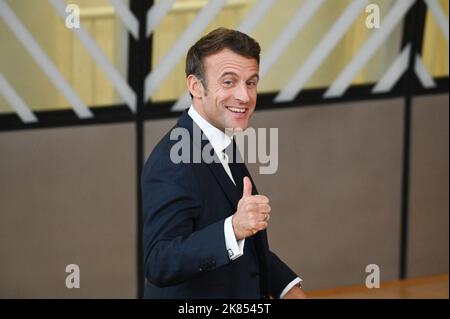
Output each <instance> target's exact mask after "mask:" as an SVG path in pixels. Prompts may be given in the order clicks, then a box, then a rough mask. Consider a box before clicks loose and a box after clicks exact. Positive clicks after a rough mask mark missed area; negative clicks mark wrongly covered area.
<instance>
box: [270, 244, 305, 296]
mask: <svg viewBox="0 0 450 319" xmlns="http://www.w3.org/2000/svg"><path fill="white" fill-rule="evenodd" d="M268 262H269V294H270V295H271V296H272V297H274V298H279V297H280V294H281V292H282V291H283V290H284V288H286V286H287V285H288V284H289V283H290V282H291V281H293V280H294V279H295V278H296V277H298V276H297V275H296V274H295V272H293V271H292V270H291V269H290V268H289V267H288V266H287V265H286V264H285V263H284V262H283V261H282V260H281V259H280V258H278V256H277V255H275V254H274V253H273V252H272V251H269V260H268Z"/></svg>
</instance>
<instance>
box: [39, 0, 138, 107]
mask: <svg viewBox="0 0 450 319" xmlns="http://www.w3.org/2000/svg"><path fill="white" fill-rule="evenodd" d="M48 1H49V2H50V4H51V5H52V6H53V7H54V8H55V9H56V11H57V12H58V14H59V15H60V16H61V18H62V19H63V20H65V18H66V13H65V7H66V4H65V2H64V0H48ZM71 30H72V32H73V33H74V34H75V35H76V36H77V37H78V38H79V39H80V41H81V43H83V45H84V47H85V48H86V50H87V52H88V53H89V54H90V55H91V57H92V58H93V59H94V60H95V62H97V64H98V65H99V66H100V68H101V69H102V70H103V72H105V74H106V75H107V77H108V78H109V80H110V81H111V83H112V84H113V86H114V88H115V89H116V91H117V92H118V93H119V95H120V97H121V98H122V99H123V100H124V102H125V103H126V104H127V105H128V107H129V108H130V109H131V111H133V112H134V111H135V110H136V94H135V93H134V91H133V90H132V89H131V88H130V86H129V85H128V83H127V82H126V81H125V80H124V79H123V78H122V76H121V75H120V73H119V72H118V71H117V70H116V68H115V67H114V66H113V65H112V64H111V63H110V62H109V60H108V58H107V57H106V56H105V55H104V54H103V52H102V50H101V49H100V48H99V47H98V45H97V43H96V42H95V41H94V40H93V39H92V37H91V36H90V35H89V33H88V32H87V31H86V30H85V29H84V28H83V27H82V26H80V28H73V29H71Z"/></svg>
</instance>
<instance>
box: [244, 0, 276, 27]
mask: <svg viewBox="0 0 450 319" xmlns="http://www.w3.org/2000/svg"><path fill="white" fill-rule="evenodd" d="M275 2H276V0H260V1H257V2H256V3H255V4H254V5H253V7H252V10H251V11H250V12H249V13H248V14H247V16H246V17H245V18H244V21H242V22H241V24H240V25H239V26H238V27H237V30H239V31H241V32H244V33H250V32H251V31H252V30H253V28H254V27H255V26H256V25H257V24H258V22H260V21H261V20H262V18H263V17H264V16H265V15H266V13H267V11H269V9H270V8H271V7H272V6H273V5H274V4H275Z"/></svg>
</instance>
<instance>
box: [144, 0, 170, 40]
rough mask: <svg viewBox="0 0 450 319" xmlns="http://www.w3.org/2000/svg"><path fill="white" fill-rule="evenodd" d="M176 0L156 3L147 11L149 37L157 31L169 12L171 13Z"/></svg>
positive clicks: (147, 33)
mask: <svg viewBox="0 0 450 319" xmlns="http://www.w3.org/2000/svg"><path fill="white" fill-rule="evenodd" d="M174 2H175V0H164V1H159V2H157V3H154V4H153V5H152V7H151V8H150V9H148V11H147V32H146V35H147V37H148V36H150V34H152V33H153V31H155V29H156V28H157V27H158V25H159V24H160V23H161V21H162V19H164V18H165V16H166V15H167V12H169V11H170V9H171V8H172V6H173V4H174Z"/></svg>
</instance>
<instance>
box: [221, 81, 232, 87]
mask: <svg viewBox="0 0 450 319" xmlns="http://www.w3.org/2000/svg"><path fill="white" fill-rule="evenodd" d="M222 84H223V85H224V86H225V87H232V86H233V85H234V81H233V80H230V79H227V80H223V81H222Z"/></svg>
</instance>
